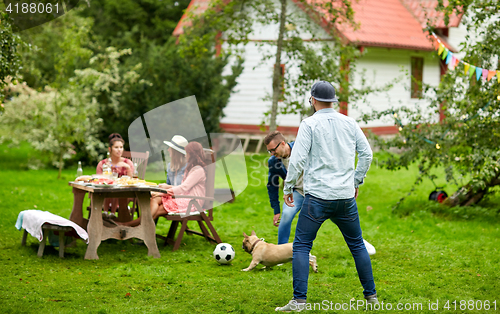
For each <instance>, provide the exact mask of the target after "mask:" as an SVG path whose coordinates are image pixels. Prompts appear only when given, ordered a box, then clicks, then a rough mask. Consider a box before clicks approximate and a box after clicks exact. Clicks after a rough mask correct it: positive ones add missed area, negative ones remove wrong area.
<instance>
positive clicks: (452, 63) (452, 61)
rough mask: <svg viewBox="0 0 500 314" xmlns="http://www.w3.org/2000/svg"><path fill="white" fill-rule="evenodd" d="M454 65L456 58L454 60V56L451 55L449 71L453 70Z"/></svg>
mask: <svg viewBox="0 0 500 314" xmlns="http://www.w3.org/2000/svg"><path fill="white" fill-rule="evenodd" d="M456 65H457V58H455V56H453V55H452V57H451V69H452V70H453V69H454V68H455V66H456Z"/></svg>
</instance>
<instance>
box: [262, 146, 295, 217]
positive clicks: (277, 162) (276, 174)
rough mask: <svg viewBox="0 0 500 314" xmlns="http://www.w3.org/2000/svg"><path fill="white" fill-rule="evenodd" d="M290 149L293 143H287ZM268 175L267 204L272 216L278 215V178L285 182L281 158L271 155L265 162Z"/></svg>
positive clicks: (284, 170)
mask: <svg viewBox="0 0 500 314" xmlns="http://www.w3.org/2000/svg"><path fill="white" fill-rule="evenodd" d="M287 144H288V146H290V149H292V150H293V144H294V142H291V143H287ZM267 166H268V168H269V174H268V177H267V194H268V195H269V202H270V203H271V207H272V208H273V210H274V214H275V215H276V214H279V213H280V212H281V210H280V192H279V187H280V178H281V179H283V180H285V178H286V173H287V170H286V168H285V165H283V161H282V160H281V158H278V157H276V156H274V155H272V156H271V157H270V158H269V161H268V162H267Z"/></svg>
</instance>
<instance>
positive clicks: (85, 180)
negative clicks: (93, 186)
mask: <svg viewBox="0 0 500 314" xmlns="http://www.w3.org/2000/svg"><path fill="white" fill-rule="evenodd" d="M90 180H92V176H79V177H78V178H76V179H75V182H86V183H87V182H89V181H90Z"/></svg>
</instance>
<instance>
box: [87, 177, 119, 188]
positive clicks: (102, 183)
mask: <svg viewBox="0 0 500 314" xmlns="http://www.w3.org/2000/svg"><path fill="white" fill-rule="evenodd" d="M91 183H92V185H93V186H95V187H106V188H111V187H116V186H117V185H116V184H115V181H113V180H111V179H107V178H99V179H97V180H95V179H94V181H91Z"/></svg>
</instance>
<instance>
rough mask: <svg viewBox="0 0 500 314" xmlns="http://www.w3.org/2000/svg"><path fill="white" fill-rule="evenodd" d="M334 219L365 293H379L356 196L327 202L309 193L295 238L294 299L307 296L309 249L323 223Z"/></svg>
mask: <svg viewBox="0 0 500 314" xmlns="http://www.w3.org/2000/svg"><path fill="white" fill-rule="evenodd" d="M327 219H330V220H331V221H333V222H334V223H335V224H336V225H337V227H338V228H339V229H340V232H342V235H343V236H344V240H345V242H346V243H347V246H348V247H349V250H351V254H352V256H353V257H354V262H355V263H356V270H357V271H358V276H359V280H360V281H361V285H362V286H363V288H364V291H363V294H364V295H365V296H369V295H373V294H375V293H377V292H376V291H375V282H374V281H373V273H372V263H371V260H370V256H369V255H368V252H367V251H366V248H365V245H364V243H363V237H362V234H361V227H360V225H359V216H358V206H357V205H356V200H355V199H354V197H353V198H350V199H344V200H334V201H326V200H322V199H319V198H316V197H314V196H311V195H309V194H306V197H305V199H304V203H303V205H302V210H301V211H300V214H299V221H298V222H297V229H296V230H295V240H294V241H293V266H292V267H293V298H294V299H296V300H297V299H302V300H306V299H307V281H308V279H309V252H310V251H311V248H312V244H313V241H314V239H316V234H317V233H318V230H319V228H320V227H321V225H322V224H323V222H324V221H325V220H327Z"/></svg>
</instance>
